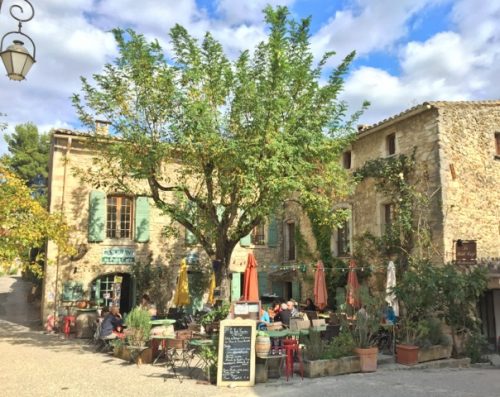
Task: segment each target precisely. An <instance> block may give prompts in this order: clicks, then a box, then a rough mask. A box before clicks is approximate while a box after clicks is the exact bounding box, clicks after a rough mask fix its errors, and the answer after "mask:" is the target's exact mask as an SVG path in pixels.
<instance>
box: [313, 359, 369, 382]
mask: <svg viewBox="0 0 500 397" xmlns="http://www.w3.org/2000/svg"><path fill="white" fill-rule="evenodd" d="M360 371H361V365H360V361H359V357H358V356H348V357H342V358H337V359H335V360H314V361H308V360H305V361H304V376H305V377H306V378H318V377H321V376H335V375H344V374H352V373H355V372H360Z"/></svg>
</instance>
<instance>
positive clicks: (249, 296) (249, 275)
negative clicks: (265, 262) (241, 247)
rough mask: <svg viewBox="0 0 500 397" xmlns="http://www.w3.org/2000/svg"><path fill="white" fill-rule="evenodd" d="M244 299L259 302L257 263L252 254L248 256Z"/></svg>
mask: <svg viewBox="0 0 500 397" xmlns="http://www.w3.org/2000/svg"><path fill="white" fill-rule="evenodd" d="M243 299H244V300H246V301H258V300H259V280H258V278H257V261H256V260H255V256H254V254H253V253H252V252H250V253H249V254H248V260H247V267H246V269H245V275H244V282H243Z"/></svg>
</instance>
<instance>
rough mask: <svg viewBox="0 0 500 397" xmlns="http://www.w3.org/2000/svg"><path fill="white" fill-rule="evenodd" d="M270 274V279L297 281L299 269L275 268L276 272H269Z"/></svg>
mask: <svg viewBox="0 0 500 397" xmlns="http://www.w3.org/2000/svg"><path fill="white" fill-rule="evenodd" d="M268 276H269V279H270V280H272V281H285V282H291V281H296V280H297V270H296V269H283V270H275V271H274V272H269V273H268Z"/></svg>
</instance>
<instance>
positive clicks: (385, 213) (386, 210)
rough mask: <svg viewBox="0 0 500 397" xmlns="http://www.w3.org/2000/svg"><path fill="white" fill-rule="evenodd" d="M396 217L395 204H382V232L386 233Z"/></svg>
mask: <svg viewBox="0 0 500 397" xmlns="http://www.w3.org/2000/svg"><path fill="white" fill-rule="evenodd" d="M393 218H394V205H392V204H384V205H382V233H386V232H387V231H388V229H389V228H390V227H391V225H392V221H393Z"/></svg>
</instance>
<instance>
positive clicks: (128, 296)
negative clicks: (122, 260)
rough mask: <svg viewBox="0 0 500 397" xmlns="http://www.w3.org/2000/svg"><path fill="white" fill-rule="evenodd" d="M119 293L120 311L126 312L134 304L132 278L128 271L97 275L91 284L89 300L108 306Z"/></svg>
mask: <svg viewBox="0 0 500 397" xmlns="http://www.w3.org/2000/svg"><path fill="white" fill-rule="evenodd" d="M118 294H119V296H120V298H119V305H120V312H121V313H122V314H123V313H128V312H130V310H131V309H132V307H133V306H134V304H135V296H134V295H135V293H134V285H133V279H132V277H131V276H130V274H128V273H110V274H105V275H102V276H99V277H97V278H96V279H94V281H92V284H91V294H90V297H91V300H95V301H97V300H99V306H103V307H109V306H110V305H112V304H113V303H114V302H115V301H117V300H116V296H117V295H118Z"/></svg>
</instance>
